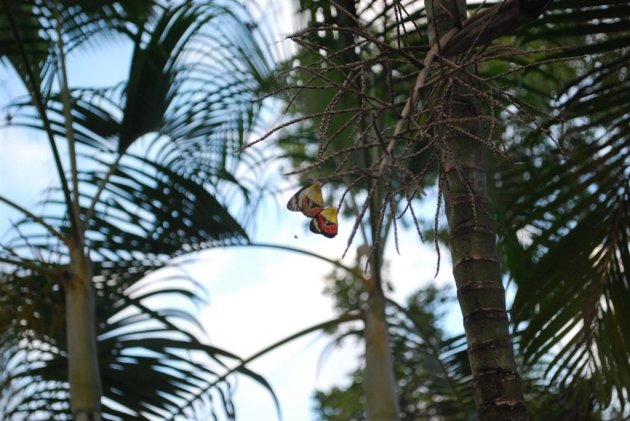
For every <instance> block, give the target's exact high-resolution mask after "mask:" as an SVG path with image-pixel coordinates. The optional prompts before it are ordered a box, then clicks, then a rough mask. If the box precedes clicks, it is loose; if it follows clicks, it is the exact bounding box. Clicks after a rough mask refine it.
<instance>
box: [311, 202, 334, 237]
mask: <svg viewBox="0 0 630 421" xmlns="http://www.w3.org/2000/svg"><path fill="white" fill-rule="evenodd" d="M308 227H309V228H310V230H311V232H314V233H315V234H321V235H323V236H324V237H328V238H333V237H334V236H335V235H337V228H338V225H337V208H333V207H329V208H326V209H324V210H323V211H321V212H320V213H319V214H318V215H317V216H315V217H314V218H313V219H311V223H310V224H309V226H308Z"/></svg>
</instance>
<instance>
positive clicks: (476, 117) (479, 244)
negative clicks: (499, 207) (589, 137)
mask: <svg viewBox="0 0 630 421" xmlns="http://www.w3.org/2000/svg"><path fill="white" fill-rule="evenodd" d="M447 3H448V4H447ZM525 3H527V4H525ZM547 3H548V1H534V2H520V1H508V2H505V3H503V4H501V5H497V6H495V7H493V8H490V9H489V10H485V11H482V12H479V13H477V14H475V15H474V17H472V18H471V19H468V20H465V17H466V4H465V2H439V1H434V2H427V6H426V10H425V9H424V8H422V7H418V6H416V5H413V6H412V5H411V4H408V3H406V2H394V3H393V4H391V5H387V6H386V7H385V8H384V9H382V10H381V6H382V5H379V6H378V7H377V6H376V5H375V4H370V5H367V6H361V5H359V4H357V3H356V2H353V1H347V2H340V3H337V2H335V3H333V4H332V5H330V4H322V3H321V2H306V1H305V2H301V5H302V7H303V8H304V9H305V10H306V11H307V13H308V14H309V15H310V17H311V24H310V26H309V27H308V28H306V29H305V30H303V31H301V32H300V33H298V34H297V35H296V36H295V37H294V39H295V40H296V41H297V42H298V43H299V44H300V46H301V48H302V54H301V55H299V56H298V59H299V66H298V67H297V68H295V66H294V67H293V68H292V69H291V70H289V71H288V88H289V89H290V88H295V89H296V93H295V94H294V95H292V96H289V101H291V104H293V103H298V104H299V101H300V99H301V98H302V101H303V102H304V103H305V104H306V105H303V106H302V108H301V111H304V112H303V114H304V115H303V116H300V117H298V118H296V119H295V120H294V121H293V122H301V121H303V120H306V119H313V120H314V121H315V123H316V124H318V126H319V132H318V133H317V136H316V138H317V143H318V147H317V149H316V150H314V156H313V155H311V161H310V162H311V163H310V164H307V165H301V166H299V167H298V169H297V171H296V172H298V173H301V174H305V176H306V177H310V178H316V179H319V180H320V181H325V182H327V181H330V182H331V184H335V183H336V185H337V186H339V185H341V186H342V187H341V188H340V190H341V192H340V194H341V197H342V199H340V202H339V203H340V204H341V203H342V202H343V198H345V197H350V198H352V193H351V192H352V191H355V192H357V193H359V195H358V197H361V194H363V195H365V194H367V199H360V200H364V201H363V204H362V205H361V204H355V203H356V201H355V202H353V201H352V200H350V202H351V204H350V205H348V206H347V207H348V209H350V212H351V213H354V215H355V216H356V223H355V226H354V228H353V232H352V234H351V238H350V241H352V239H353V238H354V235H355V233H357V232H359V231H360V229H361V222H362V221H363V218H364V217H366V218H369V219H368V221H369V223H368V224H367V225H368V227H369V228H368V230H367V231H369V232H371V243H368V244H370V246H371V249H372V253H371V255H370V262H371V265H372V269H373V272H372V276H371V278H370V279H371V280H372V281H373V282H375V284H374V285H375V287H374V288H373V290H369V291H370V296H371V297H376V296H379V297H380V298H379V300H374V301H375V302H378V303H380V308H379V306H377V305H375V304H374V305H370V304H368V306H367V307H366V318H368V317H369V315H372V314H374V315H376V316H375V317H374V320H378V325H379V326H381V327H384V326H386V323H385V318H384V314H385V312H384V296H383V293H382V286H381V284H382V283H381V281H380V279H379V278H380V276H377V275H375V272H374V271H376V272H377V273H380V266H381V265H380V262H381V260H382V248H381V245H382V242H384V238H386V237H387V235H386V234H387V233H388V232H389V231H390V228H391V227H393V231H394V236H395V235H396V230H397V225H396V224H397V221H399V220H400V219H401V218H403V217H405V216H406V217H407V218H409V219H408V220H410V222H411V223H412V224H415V225H416V228H417V230H418V232H419V233H420V234H421V228H420V226H419V225H418V223H417V218H416V215H415V214H414V211H413V208H414V199H415V198H417V197H418V196H420V195H421V194H422V190H423V186H424V184H425V183H426V182H427V181H430V180H432V179H435V177H438V178H439V186H440V193H444V199H445V209H446V215H447V219H448V223H449V229H450V232H451V235H450V238H449V247H450V249H451V252H452V255H453V261H454V266H455V269H454V276H455V279H456V283H457V285H458V288H459V289H458V297H459V298H460V306H461V308H462V312H463V313H464V319H465V329H466V332H467V338H468V345H469V357H470V360H471V366H472V368H473V377H474V379H475V381H474V383H473V384H474V387H475V397H476V400H477V405H478V410H479V414H480V417H481V418H482V419H490V418H492V417H496V416H513V417H516V418H518V419H522V418H524V417H525V406H524V404H523V398H522V392H521V391H520V380H519V376H518V373H517V371H516V365H515V360H514V355H513V349H512V343H511V339H510V335H509V331H508V319H507V312H506V305H505V292H504V290H503V286H502V283H501V271H500V269H499V257H498V254H497V250H496V246H495V234H496V230H495V225H494V223H493V221H492V217H491V213H492V212H491V209H492V207H491V202H490V198H489V194H488V187H487V182H486V175H485V174H486V173H487V172H488V171H489V167H488V165H489V164H488V160H487V158H488V157H487V155H488V149H494V148H495V147H494V140H493V139H492V136H494V135H496V133H492V132H491V131H487V130H486V127H485V126H489V124H488V125H486V124H485V123H486V122H488V123H491V122H494V121H495V119H494V117H493V116H491V115H488V113H487V112H485V111H484V110H483V104H481V103H478V102H477V99H475V98H474V96H482V95H478V92H479V90H480V88H479V87H478V86H476V85H475V83H476V82H475V75H474V74H473V73H471V72H470V71H469V70H468V67H470V66H472V65H473V64H474V63H475V62H478V61H483V60H487V57H485V56H484V53H483V51H484V50H483V48H482V49H481V50H478V49H475V48H474V47H478V46H481V47H486V46H487V45H488V43H489V42H491V41H492V40H493V39H494V38H496V37H498V36H500V35H503V34H506V33H509V31H511V30H513V29H514V28H515V27H518V26H520V25H522V24H523V23H526V22H529V21H531V20H533V19H535V18H536V17H537V16H538V15H539V14H540V13H541V12H542V10H543V9H544V7H545V6H546V5H547ZM449 16H450V17H449ZM459 28H462V29H461V30H460V29H459ZM425 30H428V37H423V31H425ZM479 51H481V52H479ZM421 53H424V56H425V58H424V60H420V59H418V58H417V57H418V55H419V54H421ZM456 55H459V56H457V57H455V56H456ZM488 55H490V53H488ZM454 57H455V58H454ZM434 62H435V63H438V64H439V65H440V66H438V67H437V70H434V71H433V74H431V73H430V71H431V68H432V67H433V64H434ZM460 67H461V69H460ZM458 70H460V71H458ZM413 75H415V83H414V84H411V85H410V84H409V81H410V79H411V77H412V76H413ZM428 88H430V94H428V95H427V94H426V93H425V92H427V91H428ZM310 93H313V94H310ZM499 96H500V95H499ZM488 99H489V100H490V101H494V103H493V104H494V106H495V107H496V103H497V101H498V100H497V99H495V98H493V95H490V97H489V98H488ZM500 103H501V104H502V103H503V102H500ZM493 124H495V125H496V123H493ZM291 135H292V140H291V142H292V145H289V152H290V153H292V154H296V153H297V154H301V155H304V154H307V155H308V152H309V149H308V148H306V147H304V146H302V145H300V144H298V145H295V143H296V142H295V139H294V137H295V134H294V133H292V134H291ZM311 138H312V137H311ZM305 140H306V141H308V139H305ZM304 143H306V142H304ZM484 150H485V152H484ZM307 162H308V161H307ZM438 203H440V202H438ZM440 204H441V203H440ZM440 204H439V205H438V212H436V217H435V220H436V224H437V221H438V216H439V207H440ZM344 206H346V205H345V203H344ZM375 292H376V293H375ZM373 310H374V311H373ZM366 325H367V326H369V325H370V323H369V321H368V322H367V323H366ZM366 335H367V336H368V338H369V336H370V335H369V329H368V330H366ZM366 342H367V345H366V360H367V361H368V362H367V363H366V375H365V381H364V385H365V387H366V404H367V406H368V409H367V414H368V418H370V419H378V418H379V417H380V418H382V419H394V418H396V417H397V412H398V408H397V400H396V399H395V398H394V399H386V401H387V402H382V400H379V399H376V398H374V397H376V396H381V397H391V396H395V390H394V388H395V385H393V384H392V382H390V381H384V382H383V381H377V380H376V378H373V377H372V376H371V375H370V373H371V372H378V373H381V374H380V378H387V379H390V378H391V377H392V376H391V375H387V376H385V375H383V374H382V373H386V372H389V373H391V372H392V371H391V368H387V365H390V366H391V363H390V361H391V358H390V357H389V356H388V357H387V358H382V359H380V360H378V362H376V363H370V361H371V356H370V349H371V347H370V345H369V340H368V341H366ZM377 342H378V343H381V344H383V343H385V344H386V343H387V329H386V328H384V329H381V335H380V337H379V339H378V341H377ZM373 389H375V390H374V391H373ZM379 401H380V402H381V403H383V405H382V407H381V408H379V409H376V408H370V407H371V406H375V407H376V406H377V405H378V404H377V402H379Z"/></svg>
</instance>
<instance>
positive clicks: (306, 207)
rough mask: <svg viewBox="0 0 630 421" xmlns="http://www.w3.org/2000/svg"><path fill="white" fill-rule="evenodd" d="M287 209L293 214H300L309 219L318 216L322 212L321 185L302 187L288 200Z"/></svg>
mask: <svg viewBox="0 0 630 421" xmlns="http://www.w3.org/2000/svg"><path fill="white" fill-rule="evenodd" d="M287 209H289V210H290V211H293V212H302V213H303V214H304V216H307V217H309V218H314V217H316V216H317V215H319V214H320V213H321V212H322V211H323V210H324V197H323V196H322V186H321V184H319V183H313V184H311V185H310V186H306V187H302V188H301V189H300V190H299V191H298V192H297V193H295V194H294V195H293V197H291V199H289V203H287Z"/></svg>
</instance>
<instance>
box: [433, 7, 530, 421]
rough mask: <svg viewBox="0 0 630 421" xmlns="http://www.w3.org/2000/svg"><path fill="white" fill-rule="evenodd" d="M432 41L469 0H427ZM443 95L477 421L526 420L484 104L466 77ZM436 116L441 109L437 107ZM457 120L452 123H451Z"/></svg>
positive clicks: (444, 156)
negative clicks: (481, 118) (493, 197)
mask: <svg viewBox="0 0 630 421" xmlns="http://www.w3.org/2000/svg"><path fill="white" fill-rule="evenodd" d="M427 3H428V4H427V16H428V19H429V28H430V30H429V33H430V36H431V38H430V41H432V43H435V42H437V41H436V40H437V39H439V38H440V36H441V35H443V34H445V33H446V32H448V31H449V30H451V29H452V28H454V27H457V26H458V25H459V24H460V22H459V19H460V18H461V16H462V12H463V13H465V7H466V3H465V1H464V0H433V1H429V2H427ZM452 77H453V78H455V82H454V83H451V84H448V86H447V87H446V88H444V89H443V92H441V93H440V95H443V98H445V101H443V102H442V103H441V104H442V105H444V104H448V106H447V107H442V110H447V111H445V112H444V114H443V115H440V116H437V117H438V119H439V118H447V119H448V120H449V121H450V122H451V123H448V124H442V125H440V126H439V127H438V129H437V135H438V138H439V141H440V143H441V151H442V153H441V162H442V174H443V182H444V189H443V191H444V200H445V209H446V217H447V221H448V226H449V233H450V235H449V240H450V250H451V255H452V260H453V275H454V277H455V282H456V285H457V297H458V300H459V305H460V308H461V310H462V314H463V318H464V329H465V331H466V338H467V341H468V358H469V360H470V365H471V369H472V375H473V388H474V395H475V402H476V405H477V412H478V416H479V419H480V420H482V421H484V420H507V419H509V420H526V419H527V413H526V408H525V404H524V400H523V394H522V387H521V380H520V376H519V374H518V372H517V369H516V364H515V359H514V350H513V347H512V341H511V337H510V334H509V329H508V317H507V311H506V305H505V290H504V288H503V285H502V283H501V270H500V267H499V257H498V253H497V247H496V230H495V224H494V221H493V219H492V210H491V206H490V197H489V195H488V185H487V184H488V183H487V168H488V159H489V155H490V154H489V152H488V151H487V150H486V147H485V146H484V145H483V144H482V143H481V142H480V141H479V140H478V139H483V138H484V134H483V130H484V129H483V125H482V123H481V122H480V121H479V120H476V119H472V120H471V119H470V117H471V116H475V115H480V114H481V108H482V107H481V104H480V103H479V100H478V97H477V96H476V95H475V94H474V92H473V90H472V89H471V88H470V83H471V80H470V78H467V77H466V75H465V73H464V72H459V73H458V74H456V75H453V76H452ZM433 111H434V112H436V113H437V112H439V111H437V110H435V109H434V110H433ZM453 122H454V123H453Z"/></svg>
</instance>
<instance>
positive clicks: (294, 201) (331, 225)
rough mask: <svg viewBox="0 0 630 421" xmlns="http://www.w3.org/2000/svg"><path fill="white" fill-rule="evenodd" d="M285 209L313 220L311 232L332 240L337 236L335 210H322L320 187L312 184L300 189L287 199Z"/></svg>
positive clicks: (322, 202) (310, 226)
mask: <svg viewBox="0 0 630 421" xmlns="http://www.w3.org/2000/svg"><path fill="white" fill-rule="evenodd" d="M287 209H289V210H290V211H294V212H302V214H303V215H304V216H307V217H309V218H313V219H312V220H311V223H310V225H309V228H310V229H311V231H312V232H314V233H316V234H321V235H324V236H326V237H328V238H332V237H334V236H335V235H337V209H335V208H332V207H329V208H326V209H324V197H323V196H322V186H321V184H319V183H313V184H311V185H310V186H306V187H303V188H301V189H300V190H299V191H298V192H297V193H295V194H294V195H293V197H291V199H289V202H288V203H287Z"/></svg>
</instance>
